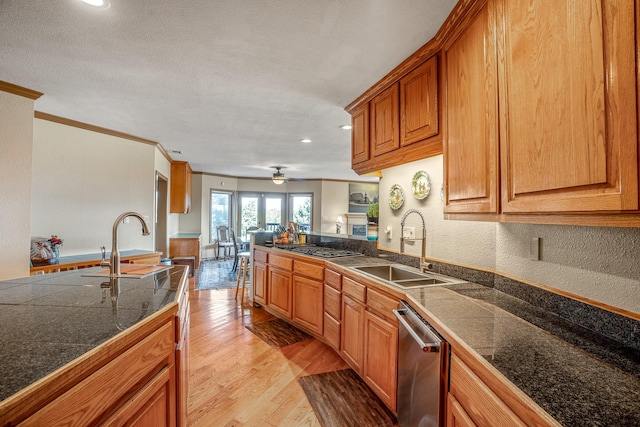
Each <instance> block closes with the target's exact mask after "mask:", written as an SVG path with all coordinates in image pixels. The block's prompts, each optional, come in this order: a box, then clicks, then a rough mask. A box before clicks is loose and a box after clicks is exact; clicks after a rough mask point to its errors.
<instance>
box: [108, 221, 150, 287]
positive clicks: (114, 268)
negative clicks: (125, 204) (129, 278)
mask: <svg viewBox="0 0 640 427" xmlns="http://www.w3.org/2000/svg"><path fill="white" fill-rule="evenodd" d="M128 216H132V217H134V218H137V219H138V220H139V221H140V223H141V224H142V235H143V236H148V235H149V234H151V232H150V231H149V225H148V224H147V221H145V219H144V217H143V216H142V215H140V214H139V213H137V212H125V213H123V214H122V215H120V216H119V217H118V218H116V220H115V222H114V223H113V233H112V236H111V257H110V258H109V277H118V276H120V251H119V250H118V227H119V226H120V223H121V222H122V220H124V219H125V218H126V217H128Z"/></svg>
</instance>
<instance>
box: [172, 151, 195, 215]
mask: <svg viewBox="0 0 640 427" xmlns="http://www.w3.org/2000/svg"><path fill="white" fill-rule="evenodd" d="M169 211H170V212H171V213H182V214H184V213H189V212H191V166H190V165H189V163H187V162H180V161H173V162H171V200H170V209H169Z"/></svg>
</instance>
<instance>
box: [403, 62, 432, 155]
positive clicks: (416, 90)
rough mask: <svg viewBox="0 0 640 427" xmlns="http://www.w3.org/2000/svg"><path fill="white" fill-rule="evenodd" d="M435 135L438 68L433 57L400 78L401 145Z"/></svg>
mask: <svg viewBox="0 0 640 427" xmlns="http://www.w3.org/2000/svg"><path fill="white" fill-rule="evenodd" d="M437 134H438V70H437V63H436V57H435V56H434V57H432V58H431V59H429V60H428V61H426V62H425V63H424V64H422V65H420V66H419V67H417V68H416V69H415V70H413V71H411V72H410V73H409V74H408V75H406V76H405V77H403V78H402V79H400V145H401V146H405V145H409V144H413V143H414V142H418V141H422V140H423V139H426V138H429V137H431V136H434V135H437Z"/></svg>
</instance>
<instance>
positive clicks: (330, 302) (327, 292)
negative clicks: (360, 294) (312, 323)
mask: <svg viewBox="0 0 640 427" xmlns="http://www.w3.org/2000/svg"><path fill="white" fill-rule="evenodd" d="M341 304H342V294H341V292H340V291H337V290H335V289H333V288H332V287H331V286H329V285H324V311H325V313H328V314H330V315H331V316H332V317H333V318H334V319H337V320H340V310H341V308H340V307H341Z"/></svg>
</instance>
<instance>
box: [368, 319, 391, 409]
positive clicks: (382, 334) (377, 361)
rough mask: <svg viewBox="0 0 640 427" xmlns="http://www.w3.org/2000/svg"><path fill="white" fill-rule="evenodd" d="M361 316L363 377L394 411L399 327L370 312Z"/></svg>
mask: <svg viewBox="0 0 640 427" xmlns="http://www.w3.org/2000/svg"><path fill="white" fill-rule="evenodd" d="M364 319H365V322H364V380H365V382H366V383H367V384H368V385H369V387H371V389H372V390H373V391H374V392H375V393H376V394H377V395H378V397H379V398H380V399H382V401H383V402H384V403H386V404H387V406H388V407H389V408H391V409H392V410H393V411H395V410H396V390H397V388H398V369H397V365H398V328H397V327H396V326H395V325H393V324H391V323H389V322H387V321H385V320H383V319H381V318H379V317H378V316H376V315H374V314H373V313H371V312H369V311H367V312H366V313H365V317H364Z"/></svg>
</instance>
